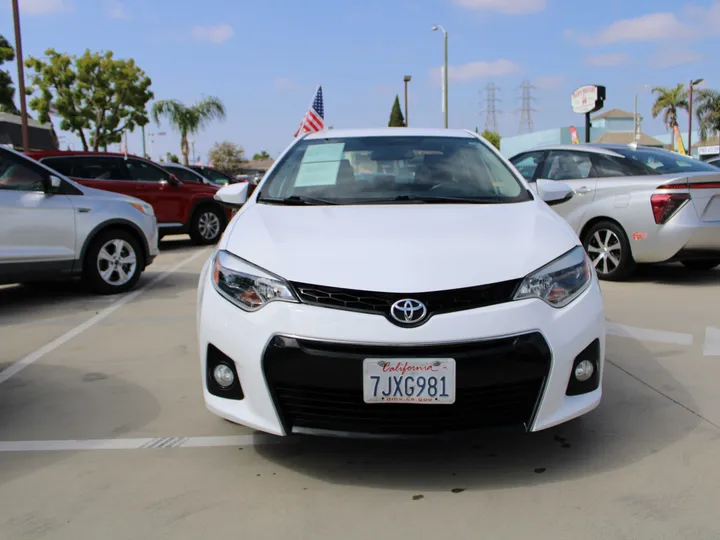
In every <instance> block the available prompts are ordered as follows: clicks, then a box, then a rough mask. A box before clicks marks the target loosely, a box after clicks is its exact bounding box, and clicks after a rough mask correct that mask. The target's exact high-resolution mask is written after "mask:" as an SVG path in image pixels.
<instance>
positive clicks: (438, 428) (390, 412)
mask: <svg viewBox="0 0 720 540" xmlns="http://www.w3.org/2000/svg"><path fill="white" fill-rule="evenodd" d="M372 357H378V358H420V357H432V358H441V357H442V358H455V361H456V396H455V403H453V404H452V405H413V404H398V403H392V404H385V403H381V404H375V403H373V404H368V403H365V402H364V400H363V390H362V364H363V360H364V359H365V358H372ZM263 361H264V363H263V366H264V370H265V376H266V379H267V382H268V385H269V387H270V390H271V392H272V395H273V399H274V400H275V406H276V408H277V410H278V413H279V415H280V417H281V419H282V421H283V424H284V426H285V429H286V430H287V432H291V431H292V428H294V427H302V428H310V429H324V430H332V431H348V432H357V433H372V434H397V435H410V434H418V435H431V434H440V433H447V432H457V431H466V430H474V429H481V428H485V427H492V426H512V425H520V426H522V425H523V424H525V425H529V424H530V423H531V422H532V418H533V415H534V412H535V408H536V405H537V402H538V398H539V396H540V395H541V393H542V390H543V387H544V383H545V380H546V378H547V375H548V373H549V371H550V364H551V353H550V350H549V348H548V346H547V343H546V342H545V340H544V339H543V337H542V336H541V335H540V334H537V333H533V334H526V335H523V336H519V337H514V338H503V339H498V340H492V341H482V342H472V343H457V344H448V345H432V346H413V347H406V346H403V347H391V346H368V345H351V344H339V343H326V342H316V341H309V340H297V339H293V338H286V337H277V338H275V339H274V340H273V341H272V343H271V344H270V346H269V347H268V348H267V350H266V352H265V355H264V359H263Z"/></svg>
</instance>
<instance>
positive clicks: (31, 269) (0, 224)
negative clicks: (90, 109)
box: [0, 148, 158, 294]
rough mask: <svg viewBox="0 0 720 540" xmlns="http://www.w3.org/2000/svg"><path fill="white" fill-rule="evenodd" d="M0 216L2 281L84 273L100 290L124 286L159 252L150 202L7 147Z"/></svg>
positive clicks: (2, 157) (0, 161)
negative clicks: (82, 181)
mask: <svg viewBox="0 0 720 540" xmlns="http://www.w3.org/2000/svg"><path fill="white" fill-rule="evenodd" d="M0 216H2V219H1V220H0V284H7V283H25V282H33V281H48V280H56V279H63V278H72V277H82V278H83V279H84V280H85V281H86V283H87V284H88V285H89V286H90V288H91V289H92V290H93V291H95V292H97V293H99V294H114V293H122V292H125V291H128V290H130V289H131V288H133V287H134V286H135V284H136V283H137V282H138V279H140V274H141V273H142V272H143V270H145V268H146V267H147V266H148V265H149V264H151V263H152V261H153V259H154V258H155V257H156V256H157V254H158V230H157V221H156V219H155V215H154V213H153V208H152V206H150V205H149V204H147V203H145V202H143V201H141V200H139V199H135V198H133V197H128V196H126V195H120V194H117V193H111V192H109V191H102V190H99V189H92V188H89V187H85V186H81V185H79V184H77V183H76V182H73V181H72V180H70V179H68V178H66V177H64V176H62V175H60V174H58V173H57V172H56V171H54V170H53V169H50V168H48V167H46V166H45V165H42V164H41V163H38V162H37V161H35V160H33V159H30V158H28V157H27V156H24V155H22V154H20V153H18V152H15V151H13V150H9V149H6V148H0Z"/></svg>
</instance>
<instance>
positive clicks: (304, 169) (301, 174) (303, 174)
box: [295, 161, 340, 187]
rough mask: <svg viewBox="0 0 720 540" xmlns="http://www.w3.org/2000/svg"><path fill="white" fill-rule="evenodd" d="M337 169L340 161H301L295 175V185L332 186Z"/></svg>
mask: <svg viewBox="0 0 720 540" xmlns="http://www.w3.org/2000/svg"><path fill="white" fill-rule="evenodd" d="M339 169H340V161H326V162H323V163H301V164H300V170H298V173H297V176H296V177H295V187H310V186H334V185H335V184H336V183H337V175H338V170H339Z"/></svg>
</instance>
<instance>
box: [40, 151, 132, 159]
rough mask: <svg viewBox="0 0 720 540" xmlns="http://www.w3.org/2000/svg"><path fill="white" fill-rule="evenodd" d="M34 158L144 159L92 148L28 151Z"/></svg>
mask: <svg viewBox="0 0 720 540" xmlns="http://www.w3.org/2000/svg"><path fill="white" fill-rule="evenodd" d="M27 155H28V156H30V157H32V158H33V159H39V158H46V157H71V156H97V157H122V158H124V157H129V158H137V159H143V158H142V157H140V156H136V155H135V154H124V153H120V152H91V151H90V150H87V151H86V150H37V151H31V152H27Z"/></svg>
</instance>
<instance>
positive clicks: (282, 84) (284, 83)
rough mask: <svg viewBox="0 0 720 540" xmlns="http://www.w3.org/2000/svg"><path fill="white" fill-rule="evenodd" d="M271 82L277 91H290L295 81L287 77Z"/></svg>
mask: <svg viewBox="0 0 720 540" xmlns="http://www.w3.org/2000/svg"><path fill="white" fill-rule="evenodd" d="M273 82H274V84H275V88H277V89H278V90H290V89H292V88H295V86H296V84H295V81H293V80H292V79H290V78H288V77H278V78H277V79H275V81H273Z"/></svg>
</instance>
